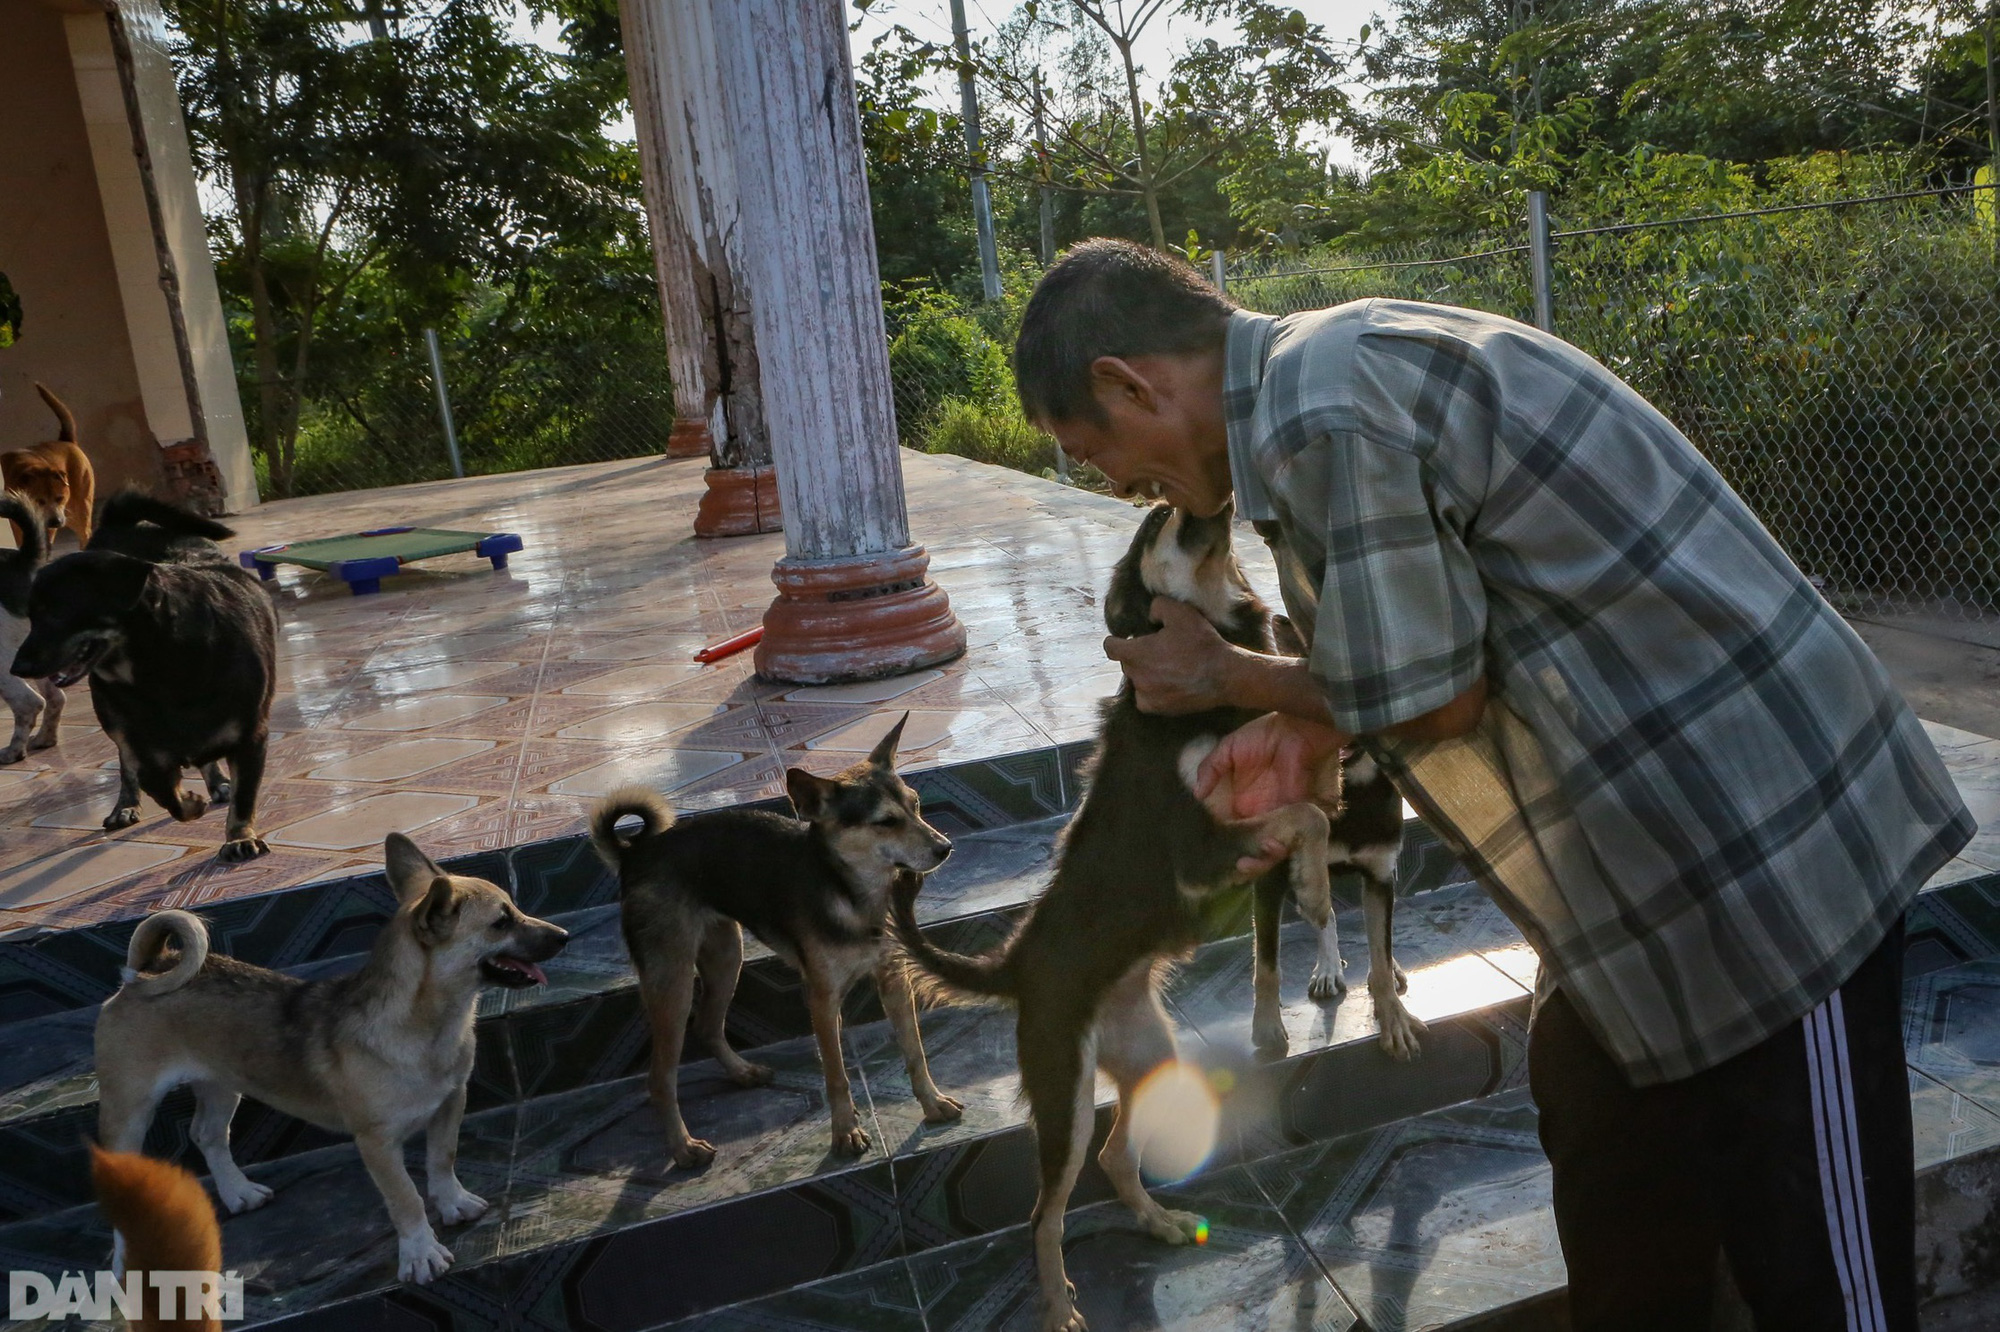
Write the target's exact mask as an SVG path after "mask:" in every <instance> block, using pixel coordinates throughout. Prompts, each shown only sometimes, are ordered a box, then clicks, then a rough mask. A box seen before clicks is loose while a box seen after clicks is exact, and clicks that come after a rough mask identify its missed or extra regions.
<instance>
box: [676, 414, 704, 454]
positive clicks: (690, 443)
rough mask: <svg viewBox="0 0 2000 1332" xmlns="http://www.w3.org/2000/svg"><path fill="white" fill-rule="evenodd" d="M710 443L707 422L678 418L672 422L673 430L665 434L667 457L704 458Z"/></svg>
mask: <svg viewBox="0 0 2000 1332" xmlns="http://www.w3.org/2000/svg"><path fill="white" fill-rule="evenodd" d="M710 443H711V440H710V439H709V434H708V422H706V421H696V420H692V419H690V418H688V417H685V416H683V417H679V418H677V419H676V420H675V421H674V428H673V429H672V430H670V431H668V432H667V456H668V457H669V458H706V457H707V456H708V454H709V445H710Z"/></svg>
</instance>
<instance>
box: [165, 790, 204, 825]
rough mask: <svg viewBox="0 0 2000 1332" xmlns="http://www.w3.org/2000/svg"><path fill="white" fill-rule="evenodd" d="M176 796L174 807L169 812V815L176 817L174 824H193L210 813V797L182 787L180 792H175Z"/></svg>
mask: <svg viewBox="0 0 2000 1332" xmlns="http://www.w3.org/2000/svg"><path fill="white" fill-rule="evenodd" d="M175 796H176V800H175V803H174V807H173V808H172V809H170V810H168V811H167V813H169V814H171V815H173V816H174V822H176V823H193V822H194V821H195V820H196V819H198V818H200V817H201V816H202V815H204V814H206V813H208V797H207V796H205V795H203V794H202V793H201V792H199V791H190V790H188V789H187V788H186V787H182V788H181V789H180V790H179V791H177V792H175Z"/></svg>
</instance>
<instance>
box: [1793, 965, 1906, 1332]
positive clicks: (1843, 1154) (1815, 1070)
mask: <svg viewBox="0 0 2000 1332" xmlns="http://www.w3.org/2000/svg"><path fill="white" fill-rule="evenodd" d="M1805 1043H1806V1076H1807V1080H1808V1081H1809V1082H1810V1084H1811V1086H1812V1110H1813V1145H1814V1147H1816V1148H1817V1149H1818V1152H1819V1187H1820V1197H1821V1199H1822V1201H1823V1202H1824V1203H1825V1206H1826V1229H1827V1238H1828V1240H1829V1241H1830V1242H1831V1244H1832V1245H1833V1266H1834V1270H1835V1271H1836V1272H1838V1273H1839V1275H1840V1293H1841V1296H1842V1298H1843V1300H1844V1301H1845V1303H1846V1306H1847V1332H1884V1329H1886V1328H1887V1327H1888V1317H1887V1315H1886V1314H1885V1313H1884V1312H1883V1309H1882V1289H1881V1285H1880V1283H1879V1282H1878V1281H1877V1280H1876V1276H1875V1245H1874V1239H1873V1237H1872V1235H1871V1234H1870V1231H1869V1224H1868V1196H1867V1191H1866V1189H1865V1188H1864V1187H1863V1183H1862V1177H1861V1137H1860V1134H1859V1132H1857V1130H1856V1127H1855V1119H1854V1074H1853V1070H1852V1069H1851V1067H1850V1066H1849V1063H1848V1058H1847V1017H1846V1014H1845V1013H1844V1012H1843V1011H1842V1009H1841V1004H1840V991H1838V990H1835V991H1834V992H1833V993H1832V994H1830V995H1828V996H1827V998H1826V1000H1825V1001H1824V1002H1823V1003H1821V1004H1820V1005H1819V1007H1817V1008H1815V1009H1813V1011H1812V1012H1810V1013H1808V1014H1806V1018H1805Z"/></svg>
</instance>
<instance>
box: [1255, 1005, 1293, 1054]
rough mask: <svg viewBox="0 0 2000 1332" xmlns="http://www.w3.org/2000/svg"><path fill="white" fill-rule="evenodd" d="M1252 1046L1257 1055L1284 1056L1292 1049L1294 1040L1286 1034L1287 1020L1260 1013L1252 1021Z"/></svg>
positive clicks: (1270, 1013)
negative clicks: (1274, 1054) (1273, 1053)
mask: <svg viewBox="0 0 2000 1332" xmlns="http://www.w3.org/2000/svg"><path fill="white" fill-rule="evenodd" d="M1250 1044H1252V1045H1253V1046H1255V1047H1256V1048H1257V1053H1259V1054H1265V1053H1269V1052H1276V1053H1278V1054H1283V1053H1284V1052H1285V1051H1286V1050H1287V1049H1289V1048H1290V1047H1291V1044H1292V1038H1291V1037H1289V1036H1287V1035H1286V1034H1285V1020H1284V1018H1282V1017H1280V1016H1279V1015H1278V1014H1276V1013H1272V1012H1265V1013H1258V1014H1257V1015H1256V1016H1254V1017H1252V1018H1251V1019H1250Z"/></svg>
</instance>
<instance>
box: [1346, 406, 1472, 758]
mask: <svg viewBox="0 0 2000 1332" xmlns="http://www.w3.org/2000/svg"><path fill="white" fill-rule="evenodd" d="M1320 447H1321V448H1323V449H1326V450H1327V451H1328V453H1327V457H1328V464H1329V467H1330V471H1331V474H1330V476H1329V477H1328V480H1329V482H1330V484H1329V485H1328V486H1327V494H1328V504H1327V508H1328V512H1327V515H1326V527H1325V537H1326V569H1325V574H1324V576H1323V578H1322V580H1321V585H1320V596H1319V613H1318V617H1317V623H1316V625H1315V627H1314V632H1313V644H1312V655H1311V657H1310V658H1309V662H1310V666H1311V670H1312V673H1313V676H1314V678H1315V679H1317V680H1318V681H1319V684H1320V687H1321V688H1322V689H1323V690H1324V691H1325V693H1326V699H1327V703H1328V705H1329V707H1330V708H1331V710H1332V712H1333V719H1334V724H1335V725H1336V726H1338V727H1339V728H1340V729H1341V730H1343V731H1347V732H1349V733H1351V734H1355V735H1372V734H1374V733H1375V732H1378V731H1381V730H1384V729H1386V728H1388V727H1391V726H1395V725H1397V724H1398V723H1401V722H1406V721H1409V720H1411V719H1412V718H1416V717H1421V716H1423V715H1424V714H1425V713H1427V712H1432V711H1435V710H1436V709H1438V708H1441V707H1443V706H1444V705H1445V704H1447V703H1449V702H1451V700H1453V699H1454V698H1457V697H1458V696H1459V695H1460V694H1463V693H1464V692H1465V691H1466V690H1468V689H1470V688H1472V686H1473V685H1474V683H1476V682H1477V681H1478V680H1479V678H1480V676H1481V675H1482V674H1484V672H1485V669H1486V657H1485V650H1484V638H1485V634H1486V593H1485V589H1484V588H1483V587H1482V586H1481V584H1480V581H1479V573H1478V570H1477V569H1476V568H1475V567H1474V566H1473V563H1472V557H1471V556H1470V555H1469V554H1468V553H1467V552H1466V549H1465V545H1464V542H1463V541H1462V540H1461V539H1460V536H1459V532H1458V530H1457V528H1456V527H1455V526H1454V524H1453V523H1452V522H1451V521H1449V520H1448V519H1447V518H1446V517H1441V516H1440V514H1439V512H1438V508H1437V504H1436V500H1435V496H1434V488H1433V487H1432V486H1431V485H1430V484H1428V480H1427V477H1426V475H1425V468H1424V466H1423V463H1422V461H1421V460H1420V459H1419V458H1418V457H1417V456H1416V455H1414V454H1412V453H1410V452H1409V451H1408V450H1405V449H1401V448H1396V447H1392V446H1388V445H1383V444H1377V443H1374V442H1372V441H1370V440H1368V439H1366V438H1365V437H1363V436H1361V435H1359V434H1356V433H1349V432H1345V431H1341V432H1336V433H1334V434H1332V435H1330V436H1329V437H1328V438H1327V439H1325V440H1324V441H1322V443H1321V445H1320Z"/></svg>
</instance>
